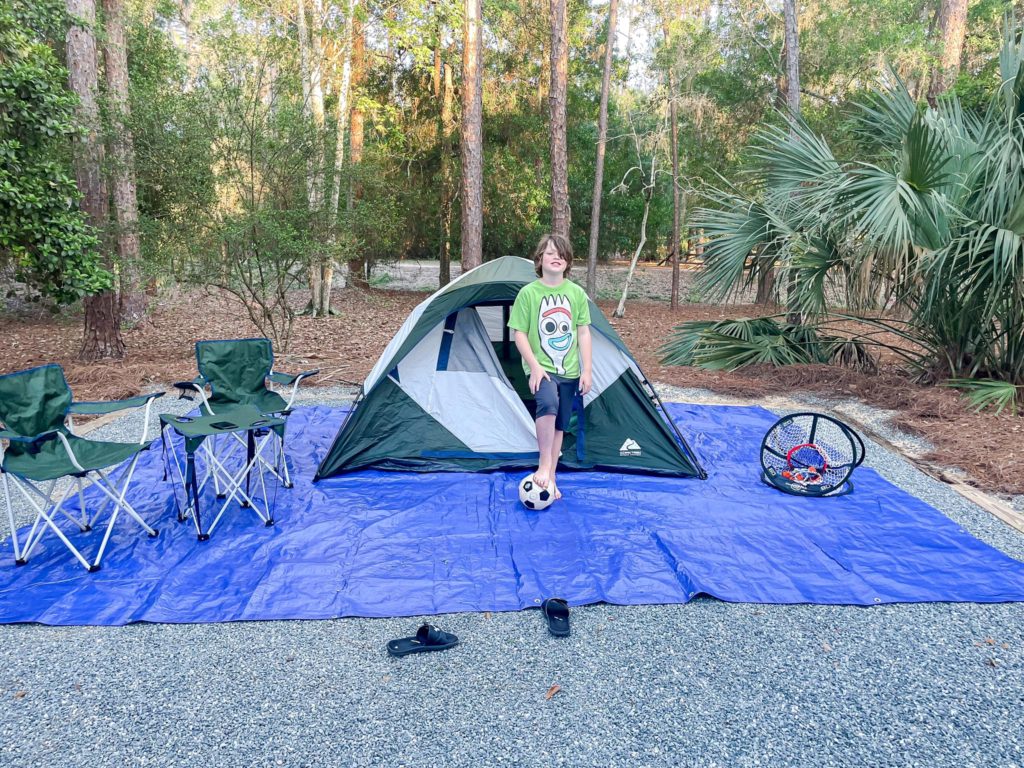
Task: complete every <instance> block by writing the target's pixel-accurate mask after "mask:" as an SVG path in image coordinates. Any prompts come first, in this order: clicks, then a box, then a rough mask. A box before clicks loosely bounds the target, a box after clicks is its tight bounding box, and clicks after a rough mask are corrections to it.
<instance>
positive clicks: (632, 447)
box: [619, 437, 640, 456]
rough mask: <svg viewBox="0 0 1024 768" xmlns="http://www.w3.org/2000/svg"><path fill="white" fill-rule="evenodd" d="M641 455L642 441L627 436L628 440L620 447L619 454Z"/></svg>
mask: <svg viewBox="0 0 1024 768" xmlns="http://www.w3.org/2000/svg"><path fill="white" fill-rule="evenodd" d="M639 455H640V443H638V442H637V441H636V440H634V439H633V438H632V437H627V438H626V442H624V443H623V444H622V447H621V448H619V456H639Z"/></svg>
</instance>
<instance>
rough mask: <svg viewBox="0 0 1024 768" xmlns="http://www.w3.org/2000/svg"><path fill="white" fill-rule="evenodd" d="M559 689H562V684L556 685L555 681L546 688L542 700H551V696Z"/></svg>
mask: <svg viewBox="0 0 1024 768" xmlns="http://www.w3.org/2000/svg"><path fill="white" fill-rule="evenodd" d="M560 690H562V686H560V685H558V684H557V683H556V684H555V685H552V686H551V687H550V688H548V692H547V693H545V694H544V700H545V701H551V697H552V696H554V695H555V694H556V693H558V692H559V691H560Z"/></svg>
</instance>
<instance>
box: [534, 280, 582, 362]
mask: <svg viewBox="0 0 1024 768" xmlns="http://www.w3.org/2000/svg"><path fill="white" fill-rule="evenodd" d="M537 328H538V329H539V331H540V348H541V349H543V350H544V352H545V354H546V355H547V356H548V357H549V358H551V362H552V364H553V365H554V366H555V370H556V371H557V372H558V374H559V375H560V376H564V375H565V366H564V365H563V363H564V362H565V356H566V355H567V354H569V350H570V349H572V345H573V343H574V342H575V340H576V339H575V334H573V332H572V305H571V304H569V297H568V296H564V295H562V294H556V295H553V296H545V297H544V298H543V299H541V302H540V317H539V318H538V322H537Z"/></svg>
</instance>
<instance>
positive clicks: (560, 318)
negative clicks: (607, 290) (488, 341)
mask: <svg viewBox="0 0 1024 768" xmlns="http://www.w3.org/2000/svg"><path fill="white" fill-rule="evenodd" d="M581 325H590V304H589V303H588V302H587V294H586V292H585V291H584V290H583V289H582V288H580V287H579V286H578V285H576V283H574V282H571V281H569V280H564V281H562V283H561V285H558V286H556V287H554V288H552V287H550V286H547V285H544V283H542V282H541V281H540V280H534V281H533V282H532V283H530V284H529V285H525V286H523V288H522V290H520V291H519V295H518V296H516V302H515V304H513V305H512V313H511V314H510V315H509V319H508V327H509V328H512V329H514V330H516V331H522V332H523V333H525V334H526V335H527V337H529V339H530V349H532V350H533V354H534V357H536V358H537V362H538V363H540V365H541V367H542V368H543V369H544V370H545V371H547V372H548V373H555V374H558V375H559V376H564V377H565V378H567V379H577V378H579V375H580V355H579V344H578V343H577V339H576V336H577V334H576V328H577V327H578V326H581ZM523 370H524V371H526V373H527V374H529V373H530V366H529V365H528V364H527V362H526V361H525V360H523Z"/></svg>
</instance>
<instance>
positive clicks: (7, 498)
mask: <svg viewBox="0 0 1024 768" xmlns="http://www.w3.org/2000/svg"><path fill="white" fill-rule="evenodd" d="M0 476H2V477H3V481H4V502H5V503H6V504H7V524H8V525H9V526H10V529H11V543H12V544H13V545H14V562H16V563H17V562H21V559H22V557H21V550H20V549H18V528H17V526H16V525H15V523H14V507H12V506H11V487H10V483H9V481H8V480H7V473H6V472H0Z"/></svg>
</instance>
